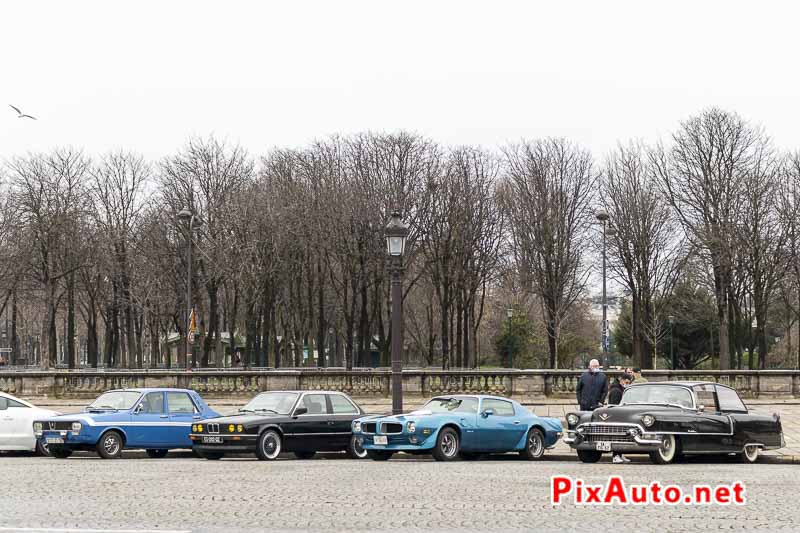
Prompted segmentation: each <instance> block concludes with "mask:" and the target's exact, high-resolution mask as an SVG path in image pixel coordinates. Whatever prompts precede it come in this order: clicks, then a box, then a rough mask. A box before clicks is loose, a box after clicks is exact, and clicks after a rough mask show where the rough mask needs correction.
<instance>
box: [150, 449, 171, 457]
mask: <svg viewBox="0 0 800 533" xmlns="http://www.w3.org/2000/svg"><path fill="white" fill-rule="evenodd" d="M168 452H169V450H145V453H146V454H147V457H149V458H150V459H162V458H164V457H166V456H167V453H168Z"/></svg>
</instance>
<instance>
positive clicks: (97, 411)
mask: <svg viewBox="0 0 800 533" xmlns="http://www.w3.org/2000/svg"><path fill="white" fill-rule="evenodd" d="M218 416H219V414H218V413H217V412H215V411H214V410H213V409H211V408H210V407H209V406H208V405H207V404H206V402H205V401H204V400H203V398H201V397H200V395H199V394H197V393H196V392H195V391H192V390H186V389H123V390H112V391H108V392H105V393H103V394H101V395H100V396H99V397H98V398H97V399H96V400H95V401H94V402H92V403H91V405H89V406H88V407H87V408H86V409H85V410H84V412H83V413H80V414H73V415H61V416H55V417H51V418H44V419H41V420H36V421H34V423H33V430H34V433H35V435H36V438H37V439H40V440H41V442H42V443H43V444H44V445H46V447H47V450H48V452H49V453H50V455H52V456H54V457H58V458H61V459H65V458H67V457H69V456H70V455H71V454H72V452H73V451H75V450H88V451H92V450H94V451H97V453H98V454H99V455H100V457H102V458H104V459H115V458H118V457H120V456H122V450H123V449H132V448H144V449H145V450H146V451H147V455H148V456H150V457H152V458H160V457H164V456H166V455H167V452H168V451H169V450H171V449H175V448H185V449H187V450H188V449H191V448H192V441H191V440H190V439H189V433H190V431H191V428H192V423H193V422H197V421H198V420H203V419H206V418H214V417H218Z"/></svg>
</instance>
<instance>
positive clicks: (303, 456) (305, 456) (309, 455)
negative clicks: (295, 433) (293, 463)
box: [294, 452, 317, 459]
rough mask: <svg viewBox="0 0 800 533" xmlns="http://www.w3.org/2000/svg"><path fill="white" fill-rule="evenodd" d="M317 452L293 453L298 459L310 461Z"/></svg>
mask: <svg viewBox="0 0 800 533" xmlns="http://www.w3.org/2000/svg"><path fill="white" fill-rule="evenodd" d="M316 454H317V452H294V456H295V457H297V458H298V459H311V458H312V457H314V456H315V455H316Z"/></svg>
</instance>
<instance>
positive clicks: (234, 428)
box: [228, 424, 236, 433]
mask: <svg viewBox="0 0 800 533" xmlns="http://www.w3.org/2000/svg"><path fill="white" fill-rule="evenodd" d="M234 432H236V426H234V425H233V424H231V425H230V426H228V433H234Z"/></svg>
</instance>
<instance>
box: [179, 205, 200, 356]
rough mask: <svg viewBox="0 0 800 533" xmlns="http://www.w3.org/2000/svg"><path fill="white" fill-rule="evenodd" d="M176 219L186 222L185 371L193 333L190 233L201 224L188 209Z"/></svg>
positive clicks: (182, 211) (181, 211) (184, 209)
mask: <svg viewBox="0 0 800 533" xmlns="http://www.w3.org/2000/svg"><path fill="white" fill-rule="evenodd" d="M178 219H179V220H182V221H184V222H186V225H187V230H188V232H187V233H186V361H185V366H186V368H187V369H189V368H191V367H192V366H193V357H192V344H193V342H192V341H193V340H194V339H193V338H192V337H193V336H194V332H193V331H191V328H192V242H193V239H192V233H193V232H194V230H195V229H196V228H198V227H200V225H201V224H202V222H201V221H200V218H199V217H197V215H195V214H194V212H193V211H192V210H191V209H189V208H188V207H184V208H183V209H181V210H180V212H179V213H178Z"/></svg>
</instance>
